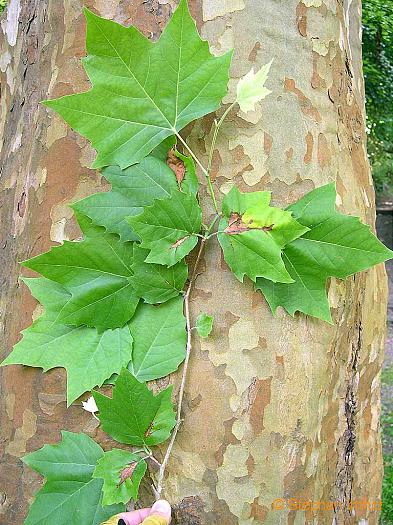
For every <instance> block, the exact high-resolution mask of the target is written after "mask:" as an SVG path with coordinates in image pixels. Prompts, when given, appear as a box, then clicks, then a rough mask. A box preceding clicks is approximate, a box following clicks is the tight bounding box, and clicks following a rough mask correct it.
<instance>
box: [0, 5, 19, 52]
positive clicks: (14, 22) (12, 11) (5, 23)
mask: <svg viewBox="0 0 393 525" xmlns="http://www.w3.org/2000/svg"><path fill="white" fill-rule="evenodd" d="M20 11H21V5H20V0H10V1H9V2H8V6H7V18H6V20H2V21H1V27H2V28H3V31H4V33H5V35H6V37H7V40H8V43H9V45H10V46H15V44H16V39H17V36H18V27H19V16H20Z"/></svg>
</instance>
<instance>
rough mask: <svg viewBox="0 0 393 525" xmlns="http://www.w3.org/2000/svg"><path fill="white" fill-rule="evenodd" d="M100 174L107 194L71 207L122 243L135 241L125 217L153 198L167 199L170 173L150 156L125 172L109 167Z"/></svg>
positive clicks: (171, 181) (173, 182)
mask: <svg viewBox="0 0 393 525" xmlns="http://www.w3.org/2000/svg"><path fill="white" fill-rule="evenodd" d="M102 175H103V176H104V177H105V178H106V179H107V180H108V181H109V182H110V183H111V185H112V189H111V191H108V192H100V193H95V194H93V195H90V196H89V197H86V198H85V199H82V200H80V201H78V202H75V203H74V204H73V205H72V208H73V209H74V210H75V211H78V212H81V213H83V214H85V215H87V216H88V217H90V218H91V219H92V220H93V221H94V222H95V223H96V224H99V225H102V226H105V228H106V230H107V231H108V232H112V233H117V234H118V235H120V238H121V239H122V240H123V241H128V240H131V241H132V240H138V239H139V238H138V236H137V235H136V234H135V233H134V232H133V230H132V228H131V227H130V225H129V223H128V222H127V220H126V218H127V217H129V216H131V215H138V214H139V213H141V212H142V211H143V207H144V206H147V205H149V204H152V203H153V202H154V199H162V198H165V197H169V196H170V194H171V191H172V190H175V189H176V188H177V184H176V179H175V177H174V176H173V172H172V170H171V169H170V168H168V166H167V165H166V164H165V162H163V161H162V160H159V159H157V158H155V157H153V156H150V157H146V158H145V159H143V160H142V162H140V163H139V164H136V165H135V166H131V167H129V168H127V169H125V170H121V169H120V168H119V167H117V166H109V167H108V168H105V169H104V170H102Z"/></svg>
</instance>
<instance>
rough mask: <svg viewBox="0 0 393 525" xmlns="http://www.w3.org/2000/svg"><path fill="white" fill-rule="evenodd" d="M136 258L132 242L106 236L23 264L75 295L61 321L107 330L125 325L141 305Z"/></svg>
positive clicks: (60, 248)
mask: <svg viewBox="0 0 393 525" xmlns="http://www.w3.org/2000/svg"><path fill="white" fill-rule="evenodd" d="M132 256H133V245H132V243H123V242H120V241H119V239H118V238H117V236H115V235H111V234H107V233H103V234H101V235H96V236H94V237H89V238H87V239H86V240H84V241H82V242H69V241H65V242H64V244H62V245H61V246H56V247H54V248H52V249H51V250H50V251H49V252H46V253H43V254H41V255H38V256H36V257H33V258H32V259H29V260H28V261H24V262H23V263H22V264H23V265H24V266H26V267H27V268H30V269H32V270H35V271H36V272H38V273H40V274H41V275H43V276H44V277H47V278H48V279H51V280H52V281H56V282H58V283H60V284H62V285H63V286H64V287H65V288H66V290H67V291H69V292H70V293H71V295H72V297H71V298H70V300H69V301H67V304H66V305H64V307H63V308H62V310H61V311H60V312H59V320H60V321H62V322H63V323H64V324H70V325H75V326H79V325H81V324H86V325H87V326H95V327H98V328H102V329H105V328H117V327H120V326H124V324H125V323H126V322H127V321H128V320H129V319H130V318H131V317H132V316H133V314H134V312H135V309H136V307H137V304H138V302H139V297H137V295H136V294H135V291H134V288H133V286H132V284H131V280H130V279H131V277H132V275H133V274H132V270H131V266H132V262H133V259H132Z"/></svg>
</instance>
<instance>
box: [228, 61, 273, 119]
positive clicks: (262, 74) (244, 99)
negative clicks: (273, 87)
mask: <svg viewBox="0 0 393 525" xmlns="http://www.w3.org/2000/svg"><path fill="white" fill-rule="evenodd" d="M272 62H273V60H271V61H270V62H269V63H268V64H265V65H264V66H262V67H261V69H260V70H259V71H258V72H257V73H254V69H251V71H249V72H248V73H247V75H245V76H244V77H243V78H241V79H240V80H239V82H238V84H237V90H236V91H237V95H236V102H237V103H238V104H239V106H240V109H241V110H242V111H244V112H247V111H255V104H257V103H258V102H260V101H261V100H263V99H264V98H265V97H267V95H269V94H270V93H271V91H270V90H269V89H267V88H266V87H265V82H266V80H267V77H268V75H269V71H270V66H271V65H272Z"/></svg>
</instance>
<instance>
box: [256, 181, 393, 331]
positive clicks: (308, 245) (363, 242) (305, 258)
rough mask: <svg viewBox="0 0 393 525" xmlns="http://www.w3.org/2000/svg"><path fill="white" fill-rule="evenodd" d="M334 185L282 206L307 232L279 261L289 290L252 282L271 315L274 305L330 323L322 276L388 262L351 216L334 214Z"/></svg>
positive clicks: (382, 250) (387, 252) (343, 274)
mask: <svg viewBox="0 0 393 525" xmlns="http://www.w3.org/2000/svg"><path fill="white" fill-rule="evenodd" d="M335 201H336V190H335V185H334V184H327V185H325V186H322V187H320V188H317V189H315V190H313V191H311V192H310V193H308V194H307V195H305V196H304V197H303V198H302V199H300V200H299V201H298V202H297V203H295V204H292V205H291V206H289V207H288V210H289V211H291V212H292V213H293V215H294V217H295V218H296V219H297V220H298V221H299V222H300V223H302V224H304V225H305V226H307V227H308V228H309V231H308V232H306V233H305V234H304V235H303V236H302V237H301V238H299V239H296V240H295V241H293V242H291V243H290V244H288V245H287V246H286V247H285V249H284V255H283V257H284V262H285V265H286V267H287V269H288V272H289V273H290V275H291V277H292V278H293V279H294V283H292V284H291V285H289V286H288V285H285V284H279V283H276V284H274V283H270V282H268V281H266V280H265V279H258V280H257V284H256V287H257V288H259V289H260V290H261V291H262V292H263V294H264V295H265V297H266V300H267V301H268V303H269V305H270V307H271V309H272V311H273V312H275V311H276V309H277V307H278V306H283V307H284V308H285V310H286V311H287V312H288V313H289V314H291V315H293V314H294V313H295V312H296V311H300V312H303V313H305V314H308V315H312V316H314V317H317V318H319V319H322V320H324V321H327V322H331V314H330V308H329V303H328V299H327V294H326V281H327V279H328V277H337V278H340V279H345V278H346V277H348V276H349V275H352V274H354V273H356V272H360V271H362V270H365V269H367V268H369V267H370V266H373V265H375V264H378V263H381V262H384V261H386V260H388V259H389V258H391V257H392V255H393V252H392V251H391V250H389V249H388V248H386V247H385V246H384V245H383V244H382V243H381V242H380V241H379V240H378V239H377V238H376V237H375V236H374V235H373V234H372V232H371V231H370V228H369V226H367V225H364V224H362V223H361V222H360V220H359V219H358V218H357V217H351V216H347V215H342V214H340V213H338V212H337V211H336V209H335Z"/></svg>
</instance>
